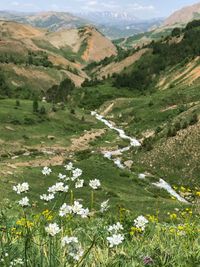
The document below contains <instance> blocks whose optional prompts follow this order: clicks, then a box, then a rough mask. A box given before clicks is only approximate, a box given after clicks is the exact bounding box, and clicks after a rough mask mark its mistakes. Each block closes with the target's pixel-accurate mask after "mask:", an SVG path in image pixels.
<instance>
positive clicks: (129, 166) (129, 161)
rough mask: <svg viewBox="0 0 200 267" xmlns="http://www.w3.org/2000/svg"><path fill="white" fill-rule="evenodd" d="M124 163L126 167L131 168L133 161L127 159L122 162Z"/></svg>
mask: <svg viewBox="0 0 200 267" xmlns="http://www.w3.org/2000/svg"><path fill="white" fill-rule="evenodd" d="M124 165H125V166H126V167H127V168H129V169H130V168H131V167H132V165H133V161H132V160H127V161H125V162H124Z"/></svg>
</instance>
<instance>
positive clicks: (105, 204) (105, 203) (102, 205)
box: [100, 199, 110, 213]
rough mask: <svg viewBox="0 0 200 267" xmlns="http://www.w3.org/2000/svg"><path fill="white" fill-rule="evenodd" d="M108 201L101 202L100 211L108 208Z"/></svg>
mask: <svg viewBox="0 0 200 267" xmlns="http://www.w3.org/2000/svg"><path fill="white" fill-rule="evenodd" d="M108 202H109V199H108V200H106V201H104V202H102V203H101V209H100V212H102V213H103V212H105V211H107V210H108V209H109V207H110V206H109V205H108Z"/></svg>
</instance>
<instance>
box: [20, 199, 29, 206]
mask: <svg viewBox="0 0 200 267" xmlns="http://www.w3.org/2000/svg"><path fill="white" fill-rule="evenodd" d="M18 203H19V205H20V206H22V207H27V206H30V204H29V199H28V198H27V197H24V198H22V199H21V200H20V201H19V202H18Z"/></svg>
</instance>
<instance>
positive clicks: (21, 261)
mask: <svg viewBox="0 0 200 267" xmlns="http://www.w3.org/2000/svg"><path fill="white" fill-rule="evenodd" d="M17 265H22V266H24V262H23V260H22V259H21V258H18V259H15V260H13V261H11V262H10V266H17Z"/></svg>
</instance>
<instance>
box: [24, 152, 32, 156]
mask: <svg viewBox="0 0 200 267" xmlns="http://www.w3.org/2000/svg"><path fill="white" fill-rule="evenodd" d="M30 155H31V153H30V152H25V153H24V154H23V156H30Z"/></svg>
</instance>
